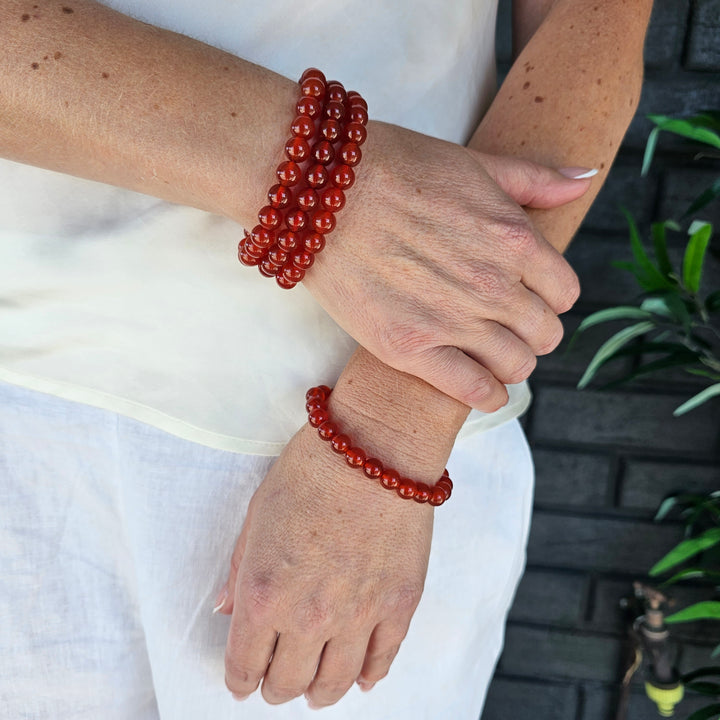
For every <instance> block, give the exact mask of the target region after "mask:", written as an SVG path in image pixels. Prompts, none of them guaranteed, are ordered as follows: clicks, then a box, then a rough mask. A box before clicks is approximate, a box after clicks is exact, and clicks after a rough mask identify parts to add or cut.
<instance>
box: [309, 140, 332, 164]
mask: <svg viewBox="0 0 720 720" xmlns="http://www.w3.org/2000/svg"><path fill="white" fill-rule="evenodd" d="M313 157H314V158H315V160H317V162H319V163H320V164H321V165H329V164H330V163H331V162H332V161H333V160H334V159H335V148H334V147H333V146H332V143H331V142H330V141H329V140H321V141H320V142H319V143H318V144H317V145H315V147H314V148H313Z"/></svg>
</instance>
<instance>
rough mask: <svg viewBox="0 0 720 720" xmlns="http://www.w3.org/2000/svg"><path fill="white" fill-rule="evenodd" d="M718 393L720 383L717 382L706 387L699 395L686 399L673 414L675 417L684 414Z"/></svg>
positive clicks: (719, 391) (719, 393)
mask: <svg viewBox="0 0 720 720" xmlns="http://www.w3.org/2000/svg"><path fill="white" fill-rule="evenodd" d="M716 395H720V383H715V384H714V385H711V386H710V387H707V388H705V389H704V390H703V391H702V392H699V393H698V394H697V395H693V397H691V398H690V399H689V400H686V401H685V402H684V403H683V404H682V405H680V407H677V408H675V410H674V411H673V415H674V416H675V417H680V415H684V414H685V413H686V412H690V410H694V409H695V408H696V407H698V406H699V405H702V404H703V403H705V402H707V401H708V400H710V399H711V398H714V397H715V396H716Z"/></svg>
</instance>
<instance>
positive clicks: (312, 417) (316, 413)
mask: <svg viewBox="0 0 720 720" xmlns="http://www.w3.org/2000/svg"><path fill="white" fill-rule="evenodd" d="M329 419H330V413H329V412H328V411H327V410H325V409H324V408H323V409H321V410H313V411H312V412H311V413H309V414H308V422H309V423H310V424H311V425H312V426H313V427H314V428H316V427H320V426H321V425H322V424H323V423H324V422H327V421H328V420H329Z"/></svg>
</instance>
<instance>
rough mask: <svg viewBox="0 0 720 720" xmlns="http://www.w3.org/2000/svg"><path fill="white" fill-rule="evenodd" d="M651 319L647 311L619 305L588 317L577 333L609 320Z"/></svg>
mask: <svg viewBox="0 0 720 720" xmlns="http://www.w3.org/2000/svg"><path fill="white" fill-rule="evenodd" d="M649 318H652V313H651V312H650V311H648V310H642V309H640V308H637V307H633V306H632V305H619V306H618V307H612V308H607V310H598V311H597V312H594V313H593V314H592V315H588V316H587V317H586V318H585V319H584V320H583V321H582V322H581V323H580V325H579V326H578V329H577V332H582V331H583V330H587V329H588V328H591V327H593V325H599V324H600V323H604V322H610V321H611V320H648V319H649Z"/></svg>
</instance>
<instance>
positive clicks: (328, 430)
mask: <svg viewBox="0 0 720 720" xmlns="http://www.w3.org/2000/svg"><path fill="white" fill-rule="evenodd" d="M338 432H339V431H338V426H337V425H336V424H335V423H334V422H330V421H329V420H326V421H325V422H324V423H322V425H320V426H319V427H318V435H320V437H321V438H322V439H323V440H332V439H333V438H334V437H335V436H336V435H337V434H338Z"/></svg>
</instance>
